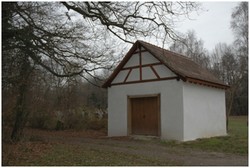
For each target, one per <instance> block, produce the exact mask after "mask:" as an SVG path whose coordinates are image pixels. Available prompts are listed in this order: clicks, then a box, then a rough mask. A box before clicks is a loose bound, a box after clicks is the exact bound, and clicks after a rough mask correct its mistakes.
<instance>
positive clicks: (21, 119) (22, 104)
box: [11, 58, 31, 142]
mask: <svg viewBox="0 0 250 168" xmlns="http://www.w3.org/2000/svg"><path fill="white" fill-rule="evenodd" d="M30 72H31V68H30V64H29V60H28V58H24V60H23V62H22V67H21V69H20V79H19V81H20V82H19V83H18V97H17V102H16V106H15V113H16V119H15V124H14V127H13V130H12V134H11V139H12V141H14V142H18V141H20V139H21V138H22V135H23V129H24V127H25V124H26V121H27V117H28V114H29V112H28V108H27V105H26V97H27V91H28V88H29V76H30Z"/></svg>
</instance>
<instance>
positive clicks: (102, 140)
mask: <svg viewBox="0 0 250 168" xmlns="http://www.w3.org/2000/svg"><path fill="white" fill-rule="evenodd" d="M25 134H26V135H27V137H29V142H25V143H27V144H26V145H27V147H26V148H24V149H25V150H33V152H34V151H37V156H39V154H41V153H43V152H46V149H48V148H49V147H50V144H54V143H63V144H69V145H81V147H88V148H92V149H97V150H104V151H109V152H116V153H117V152H118V153H123V154H126V155H139V156H144V157H147V158H152V159H156V160H162V161H163V160H168V161H173V162H174V163H177V165H188V166H197V165H206V166H234V165H237V166H247V165H248V156H240V155H235V154H225V153H218V152H207V151H200V150H194V149H186V148H185V149H184V148H180V147H171V146H167V145H166V144H163V143H162V142H161V141H160V140H159V139H157V138H156V139H155V138H153V139H144V140H142V139H138V138H136V139H135V138H134V137H113V138H110V137H107V135H106V133H105V131H90V130H86V131H73V130H67V131H44V130H36V129H26V130H25ZM30 141H31V142H30ZM35 144H37V145H38V146H39V145H40V147H38V146H37V148H36V145H35ZM43 144H46V145H44V146H43ZM29 145H30V146H32V148H29V147H28V146H29ZM4 146H5V148H4V149H3V152H4V151H6V150H7V149H6V145H4ZM41 146H43V147H42V148H41ZM7 147H9V150H10V151H15V149H11V148H10V147H11V146H8V144H7ZM19 147H20V146H19ZM12 148H18V146H15V145H14V146H13V145H12ZM9 155H10V154H9V153H3V160H5V159H6V158H4V157H8V156H9ZM27 159H28V158H27Z"/></svg>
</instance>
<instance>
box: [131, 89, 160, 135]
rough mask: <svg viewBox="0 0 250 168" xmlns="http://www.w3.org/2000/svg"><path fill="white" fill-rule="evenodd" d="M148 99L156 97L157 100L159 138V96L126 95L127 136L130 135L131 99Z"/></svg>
mask: <svg viewBox="0 0 250 168" xmlns="http://www.w3.org/2000/svg"><path fill="white" fill-rule="evenodd" d="M148 97H156V98H157V105H158V111H157V113H158V136H159V137H160V136H161V94H160V93H158V94H144V95H128V96H127V135H128V136H129V135H133V134H132V126H131V125H132V118H131V116H132V115H131V113H132V107H131V106H132V105H131V100H132V99H133V98H148Z"/></svg>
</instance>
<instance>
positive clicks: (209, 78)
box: [103, 41, 229, 89]
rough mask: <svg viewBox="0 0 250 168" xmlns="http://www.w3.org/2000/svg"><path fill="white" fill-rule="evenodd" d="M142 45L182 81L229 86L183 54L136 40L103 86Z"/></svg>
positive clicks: (106, 84)
mask: <svg viewBox="0 0 250 168" xmlns="http://www.w3.org/2000/svg"><path fill="white" fill-rule="evenodd" d="M138 45H141V46H143V47H144V48H145V49H146V50H147V51H148V52H150V53H151V54H152V55H153V56H155V57H156V58H157V59H158V60H159V61H161V62H162V63H163V64H165V65H166V66H167V67H168V68H169V69H170V70H171V71H172V72H174V73H175V74H176V75H177V76H179V77H180V78H181V79H182V80H183V81H189V82H192V83H199V84H203V85H208V86H213V87H218V88H223V89H226V88H228V87H229V86H228V85H226V84H224V83H223V82H222V81H221V80H219V79H218V78H216V77H215V76H214V75H213V74H212V73H211V72H209V71H208V70H206V69H204V68H202V67H201V66H200V65H198V64H197V63H195V62H194V61H192V60H191V59H189V58H188V57H185V56H183V55H180V54H177V53H174V52H172V51H169V50H166V49H163V48H160V47H157V46H155V45H152V44H150V43H147V42H144V41H136V42H135V44H134V45H133V46H132V48H131V49H130V51H129V52H128V53H127V55H126V56H125V57H124V59H123V60H122V61H121V63H120V64H119V65H118V67H117V68H116V69H115V70H114V72H113V74H112V75H111V76H110V77H109V79H108V80H107V81H106V82H105V83H104V84H103V87H108V86H110V84H111V82H112V80H113V79H114V78H115V76H116V75H117V74H118V73H119V70H120V69H121V68H122V67H123V66H124V65H125V63H126V62H127V61H128V59H129V58H130V57H131V55H132V54H133V52H134V51H135V50H136V48H137V46H138Z"/></svg>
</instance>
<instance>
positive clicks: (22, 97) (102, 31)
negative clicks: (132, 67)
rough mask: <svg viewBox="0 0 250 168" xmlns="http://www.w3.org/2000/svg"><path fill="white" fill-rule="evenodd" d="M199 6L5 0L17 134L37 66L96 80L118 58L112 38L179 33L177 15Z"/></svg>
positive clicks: (7, 77) (7, 80)
mask: <svg viewBox="0 0 250 168" xmlns="http://www.w3.org/2000/svg"><path fill="white" fill-rule="evenodd" d="M197 8H198V4H197V3H191V2H109V3H107V2H61V3H50V2H3V3H2V27H3V30H2V39H3V42H2V49H3V52H2V54H3V64H4V65H3V81H4V88H3V89H5V88H6V87H10V86H13V87H16V88H19V94H18V95H19V96H18V99H17V102H16V110H15V113H16V121H15V126H14V129H13V132H12V139H13V140H14V141H18V140H19V139H20V137H21V135H22V130H23V128H24V126H25V121H26V119H27V115H28V114H29V112H28V111H29V110H28V108H27V101H26V98H27V97H28V95H27V93H28V90H29V89H30V81H32V77H33V76H32V74H34V70H37V69H44V70H46V71H48V72H50V73H51V74H52V75H54V76H57V77H71V76H75V75H80V76H81V77H83V78H84V79H86V80H88V81H89V82H91V80H89V77H92V78H95V72H96V71H98V70H100V69H109V68H111V67H112V65H113V64H114V62H115V61H114V58H113V50H112V48H115V46H116V43H114V41H113V40H112V38H111V37H113V36H115V37H118V39H121V40H123V41H125V42H130V43H132V41H134V39H135V38H137V37H139V36H144V37H145V36H151V35H153V36H155V37H163V38H167V37H170V38H175V37H176V34H175V32H174V29H173V25H174V19H176V18H178V17H179V16H182V15H188V13H189V12H191V11H193V10H197ZM79 14H80V15H79ZM79 16H82V17H81V19H80V20H79ZM13 65H14V66H13ZM13 67H15V68H14V69H13ZM8 70H11V71H9V72H8ZM14 70H15V71H14ZM15 72H18V73H15Z"/></svg>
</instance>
